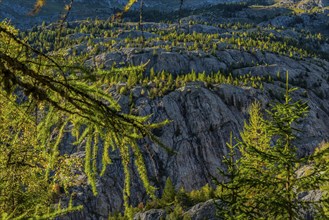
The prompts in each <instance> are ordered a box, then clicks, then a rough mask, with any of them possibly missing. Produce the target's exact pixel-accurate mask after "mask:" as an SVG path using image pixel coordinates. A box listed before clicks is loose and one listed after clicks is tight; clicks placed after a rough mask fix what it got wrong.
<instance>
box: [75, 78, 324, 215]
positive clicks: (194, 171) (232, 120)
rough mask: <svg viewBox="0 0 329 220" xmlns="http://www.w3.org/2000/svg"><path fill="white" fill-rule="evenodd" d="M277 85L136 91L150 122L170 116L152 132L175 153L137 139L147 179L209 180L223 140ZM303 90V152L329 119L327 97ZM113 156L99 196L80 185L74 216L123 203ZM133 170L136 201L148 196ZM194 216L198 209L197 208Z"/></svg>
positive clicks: (190, 185) (185, 183) (158, 182)
mask: <svg viewBox="0 0 329 220" xmlns="http://www.w3.org/2000/svg"><path fill="white" fill-rule="evenodd" d="M281 85H282V84H281V83H277V84H274V85H273V84H265V89H264V90H265V91H262V90H257V89H252V88H239V87H234V86H230V85H214V86H213V87H212V88H211V89H210V88H207V87H205V86H204V85H203V83H196V82H195V83H189V84H188V85H187V86H186V87H184V88H181V89H179V90H177V91H173V92H171V93H169V94H168V95H166V96H164V97H163V98H157V99H155V100H150V99H149V98H148V97H144V96H142V95H139V96H136V98H135V101H134V102H135V110H136V111H137V112H139V114H141V115H148V114H153V117H152V120H153V121H161V120H164V119H170V120H172V123H170V124H169V125H167V126H165V127H163V128H162V129H158V130H156V131H155V134H157V135H158V136H159V137H160V139H161V141H162V142H163V143H164V144H166V145H167V146H168V147H169V148H171V149H172V150H174V151H175V154H173V155H171V154H169V153H168V152H167V151H165V150H164V149H162V148H160V147H158V146H157V145H155V144H153V143H151V142H149V141H147V140H145V141H142V142H140V146H141V148H142V150H143V154H144V156H145V162H146V165H147V168H148V173H149V178H150V180H151V182H152V183H153V184H154V185H155V186H156V187H158V188H159V189H161V188H162V187H163V185H164V182H165V180H166V178H167V177H170V178H171V179H172V180H173V183H174V185H175V187H176V188H177V189H178V188H180V187H184V188H185V189H186V190H187V191H190V190H192V189H198V188H200V187H202V186H204V185H205V184H206V183H211V180H212V178H213V177H216V178H218V179H220V176H219V175H218V172H217V168H218V167H221V166H222V163H221V158H222V157H223V155H225V154H226V153H227V152H226V148H225V144H226V142H228V140H229V137H230V133H231V132H232V133H233V135H234V136H237V137H238V136H239V131H240V130H241V129H242V127H243V122H244V120H245V119H246V117H247V109H248V106H249V105H250V103H252V102H253V101H254V100H256V99H257V100H260V101H261V102H262V105H263V106H264V108H265V107H266V106H267V104H268V102H269V101H270V100H271V101H273V100H276V98H275V97H273V94H272V93H269V92H268V91H270V90H271V91H276V92H277V94H280V93H281V94H282V92H283V91H284V90H283V88H282V87H281ZM304 92H305V91H304V90H300V91H299V92H297V93H296V94H295V96H294V98H300V99H303V100H307V101H308V103H309V106H310V113H309V115H308V117H307V118H306V119H305V120H304V121H303V123H301V124H299V125H298V128H299V129H300V130H301V131H303V132H302V134H301V136H300V139H299V141H298V142H297V143H296V144H297V146H299V147H300V151H299V152H300V154H303V155H305V154H307V153H309V152H310V151H312V149H313V148H314V147H315V146H316V145H317V144H318V143H320V142H321V141H324V140H328V139H329V128H328V126H327V125H326V123H325V122H326V121H328V120H329V114H328V113H329V111H328V110H329V108H328V107H324V106H326V105H327V104H326V103H328V99H322V100H321V99H319V98H318V97H317V96H316V95H315V94H314V93H313V92H309V93H308V96H309V97H308V98H305V94H304ZM120 102H121V104H122V105H123V106H124V107H125V108H126V109H128V108H129V107H128V97H125V96H122V97H121V101H120ZM319 106H322V107H319ZM112 158H114V163H113V164H112V165H110V166H109V169H108V171H107V173H106V175H105V176H104V177H102V178H100V179H99V180H98V190H99V195H98V196H97V197H94V196H93V195H92V193H91V191H90V190H89V189H88V187H82V188H80V189H78V194H77V203H79V204H84V205H85V209H84V211H83V212H81V213H75V214H73V215H72V216H70V217H71V218H72V219H82V218H83V219H107V216H108V214H109V213H110V212H113V211H114V210H119V209H121V208H122V199H121V198H122V195H121V192H122V188H123V178H124V177H123V176H122V174H123V171H122V168H121V165H120V163H121V162H120V160H119V159H118V157H117V156H115V154H113V155H112ZM116 158H117V159H116ZM131 169H132V173H133V174H134V175H133V180H132V182H133V185H132V190H133V191H132V195H131V198H130V201H131V203H132V204H133V205H137V204H138V203H139V202H141V201H143V200H144V199H145V198H147V196H146V194H145V191H144V189H143V187H142V185H141V183H140V181H139V180H138V177H137V174H136V173H137V172H136V171H134V168H133V167H132V168H131ZM160 191H161V190H159V192H160ZM196 215H200V213H198V212H196Z"/></svg>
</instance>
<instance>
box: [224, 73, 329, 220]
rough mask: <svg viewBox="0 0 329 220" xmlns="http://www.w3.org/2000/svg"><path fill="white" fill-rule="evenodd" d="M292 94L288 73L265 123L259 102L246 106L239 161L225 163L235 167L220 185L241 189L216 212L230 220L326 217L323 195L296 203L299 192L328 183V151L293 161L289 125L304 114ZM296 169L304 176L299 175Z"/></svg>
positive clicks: (293, 131)
mask: <svg viewBox="0 0 329 220" xmlns="http://www.w3.org/2000/svg"><path fill="white" fill-rule="evenodd" d="M295 90H296V89H294V88H293V89H291V88H289V85H288V75H287V83H286V94H285V100H284V103H277V104H274V105H272V106H271V109H270V110H268V111H267V117H268V119H266V120H265V119H264V118H263V117H262V114H261V109H260V105H259V104H257V103H255V104H253V105H252V106H251V110H250V119H249V123H246V124H245V128H244V130H243V132H242V133H241V141H239V142H238V144H237V146H238V148H239V151H240V153H241V158H240V159H239V160H237V162H234V163H233V162H230V163H229V167H234V168H235V169H234V173H235V175H234V178H230V179H229V181H228V182H226V183H223V184H221V185H222V187H223V188H225V187H226V188H229V192H232V186H239V187H238V188H239V190H240V191H239V192H240V193H239V194H238V197H236V199H235V200H234V201H233V200H231V201H230V204H229V203H228V204H227V205H228V206H221V207H220V209H219V210H220V212H223V210H227V209H228V210H230V212H229V218H233V219H235V218H240V217H241V216H243V218H250V219H301V218H302V215H303V212H304V213H305V212H315V213H317V214H318V215H320V217H321V218H326V217H327V216H326V214H325V212H324V208H323V207H324V205H326V204H327V199H326V197H325V196H323V198H322V199H320V200H319V201H305V200H302V199H300V196H301V195H302V194H303V193H305V192H312V191H314V190H319V189H321V188H322V186H323V185H325V184H326V183H327V181H328V169H327V168H326V166H327V165H328V164H327V163H328V162H327V161H325V160H324V159H323V157H324V155H327V154H328V149H321V150H318V151H319V152H321V153H314V154H312V155H311V156H308V157H306V158H298V156H297V147H296V146H295V145H294V141H295V140H296V137H297V136H296V133H297V132H298V130H297V129H296V128H294V126H295V124H296V123H298V122H299V120H300V119H301V118H302V117H304V116H305V115H306V114H307V111H308V107H307V105H306V103H303V102H301V101H293V100H292V98H291V96H290V93H292V92H293V91H295ZM228 146H230V145H228ZM229 149H232V147H229ZM231 151H232V150H231ZM316 161H321V163H318V162H316ZM301 169H307V170H308V172H304V173H303V174H299V173H300V170H301ZM231 170H232V169H231ZM230 172H232V171H230ZM230 172H228V173H227V174H226V175H229V174H230ZM231 176H232V175H231ZM225 193H226V194H227V192H225ZM225 193H223V194H222V195H220V196H219V198H220V199H222V200H223V201H227V198H226V197H225V195H226V194H225ZM231 194H232V193H231ZM324 194H326V193H324ZM232 210H233V211H234V210H243V211H242V212H232ZM226 213H227V212H226ZM241 213H243V215H241ZM229 218H228V219H229Z"/></svg>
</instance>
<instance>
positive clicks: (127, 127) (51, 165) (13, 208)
mask: <svg viewBox="0 0 329 220" xmlns="http://www.w3.org/2000/svg"><path fill="white" fill-rule="evenodd" d="M17 35H18V32H17V30H15V29H14V28H13V27H12V26H10V25H9V24H8V23H6V22H2V23H0V82H1V84H0V86H1V96H0V97H1V102H2V108H1V109H2V110H1V119H2V120H4V121H3V123H1V126H4V127H3V128H2V130H3V132H1V133H0V146H1V148H4V149H6V151H2V152H7V153H2V154H1V156H2V157H4V158H1V163H2V165H1V166H0V168H1V170H0V173H1V176H2V175H4V176H6V175H9V174H10V173H11V172H9V171H10V169H8V166H9V165H11V164H14V165H15V166H14V167H15V169H18V170H15V172H14V176H15V178H12V177H8V178H7V177H3V178H2V177H1V178H0V187H1V191H0V192H1V204H0V208H1V209H0V212H1V213H7V214H4V215H10V213H14V214H13V215H12V216H11V217H18V216H20V215H21V214H24V213H25V212H27V213H26V215H25V217H29V216H36V215H39V214H38V213H37V214H32V213H31V212H30V211H29V210H30V208H31V209H33V207H34V208H35V207H37V206H36V204H42V208H39V209H38V210H41V209H44V207H48V206H49V205H50V204H51V199H50V197H51V196H48V195H47V196H46V195H45V196H43V195H42V193H40V192H39V189H40V188H45V189H46V188H47V187H48V186H49V184H50V183H52V182H54V183H56V184H60V185H61V186H63V187H65V186H68V183H69V182H70V181H68V179H67V178H59V177H60V176H61V175H56V171H58V172H61V171H59V161H60V158H61V156H62V155H61V153H60V148H61V147H65V146H62V143H63V140H64V137H65V136H66V135H72V136H73V138H74V139H75V140H76V142H75V143H73V144H74V146H78V145H79V146H81V145H83V146H84V148H85V158H84V163H85V165H84V167H85V169H84V170H85V173H86V175H87V177H88V182H89V184H90V185H91V187H92V190H93V192H94V194H95V195H96V194H97V187H96V178H97V177H98V176H99V175H103V174H104V172H105V170H106V167H107V166H108V165H109V164H110V163H111V158H110V154H109V152H110V151H115V150H118V151H119V152H120V155H121V158H122V165H123V167H124V173H125V187H124V192H123V193H124V200H125V205H126V207H128V206H129V204H128V202H127V201H128V197H129V195H130V168H129V166H130V162H131V161H134V164H135V166H136V167H137V170H138V173H139V175H140V177H141V180H142V182H143V183H144V186H145V189H146V191H147V193H148V194H149V195H151V196H152V195H153V194H154V191H155V188H154V187H153V186H151V185H150V183H149V181H148V178H147V171H146V168H145V164H144V161H143V156H142V153H141V150H140V149H139V147H138V145H137V144H136V142H137V140H138V139H141V138H143V137H145V136H147V137H148V138H149V139H151V140H153V141H154V142H156V143H158V144H160V145H161V143H160V142H159V140H158V139H157V137H155V136H154V135H153V134H152V129H154V128H158V127H161V126H163V125H164V124H166V123H168V122H167V121H164V122H161V123H157V124H152V123H149V119H150V116H145V117H139V116H133V115H129V114H124V113H122V112H121V109H120V106H119V105H118V103H117V102H116V100H114V99H113V98H112V96H111V95H109V94H108V93H107V92H105V91H104V90H102V89H101V88H102V84H100V82H99V81H98V80H97V77H87V78H85V77H81V78H80V77H79V76H82V75H83V76H85V75H87V74H90V73H88V72H86V71H85V70H84V69H83V68H77V67H74V68H73V67H70V66H69V65H67V64H66V63H65V60H64V59H61V58H60V57H55V56H52V57H50V56H48V55H45V54H43V53H41V52H39V51H37V50H35V49H34V48H32V47H30V46H29V45H28V44H27V43H25V42H24V41H23V40H21V39H19V38H18V37H17ZM9 103H12V104H9ZM7 111H8V112H7ZM16 112H21V114H20V115H17V113H16ZM18 116H19V117H18ZM30 118H32V119H31V120H29V119H30ZM21 139H23V140H24V141H23V140H21ZM101 143H102V144H101ZM19 145H22V147H20V146H19ZM101 146H102V147H101ZM25 151H26V152H25ZM24 155H26V156H24ZM97 155H102V156H101V161H102V162H101V164H97V161H98V156H97ZM131 158H134V159H133V160H131ZM6 161H7V162H6ZM17 161H18V162H17ZM22 161H23V162H22ZM26 161H27V162H26ZM99 165H101V169H100V170H99V167H100V166H99ZM17 166H18V168H17ZM27 168H29V169H30V170H29V169H27ZM32 168H33V169H32ZM31 169H32V170H31ZM40 169H42V172H41V171H40ZM64 170H65V169H64ZM30 172H32V174H30V175H31V178H27V175H28V173H30ZM54 172H55V174H54ZM21 175H22V176H21ZM33 175H34V176H35V178H34V179H33ZM24 176H26V179H24V178H25V177H24ZM68 176H70V175H68ZM57 177H58V178H57ZM16 178H18V179H16ZM21 178H23V179H21ZM60 179H62V181H59V180H60ZM24 181H26V182H24ZM33 184H36V185H37V188H36V189H34V186H33ZM16 185H17V186H16ZM8 187H9V188H10V187H11V188H10V190H9V188H8ZM29 190H31V191H29ZM48 191H49V190H48ZM48 191H47V190H44V192H45V194H47V193H48ZM35 193H38V196H35ZM20 194H23V195H24V196H26V197H27V198H31V199H21V198H20V197H19V196H20ZM33 195H34V196H33ZM36 197H38V198H39V199H40V201H39V199H38V198H37V199H35V198H36ZM2 198H4V199H2ZM7 198H8V200H7ZM32 198H33V199H32ZM31 200H33V201H31ZM13 201H14V203H11V202H13ZM30 203H31V204H30ZM13 204H15V205H13ZM45 213H46V212H45ZM56 213H58V212H56ZM49 215H50V214H49Z"/></svg>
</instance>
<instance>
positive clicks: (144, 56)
mask: <svg viewBox="0 0 329 220" xmlns="http://www.w3.org/2000/svg"><path fill="white" fill-rule="evenodd" d="M3 3H5V4H8V2H7V3H6V1H3ZM80 3H81V2H80ZM100 7H101V6H100ZM24 10H25V11H24ZM1 11H2V10H1ZM22 11H24V12H26V11H27V10H26V9H22ZM0 13H4V12H3V11H2V12H0ZM286 13H290V12H289V10H287V9H269V8H257V9H255V8H241V9H239V10H237V11H234V12H232V13H229V14H227V11H225V10H223V9H221V8H220V9H218V10H217V11H211V13H201V14H198V15H193V16H189V17H187V18H185V19H183V22H182V24H181V25H178V24H157V23H146V24H144V28H145V30H146V32H145V33H144V36H145V38H146V39H147V42H146V43H145V45H144V46H143V47H142V46H141V44H140V43H139V42H138V39H140V38H141V36H142V33H141V32H140V31H138V30H133V29H134V28H133V27H135V29H136V24H128V26H123V27H121V26H119V25H118V26H119V27H118V28H117V27H113V28H111V29H110V30H109V32H111V33H114V34H113V35H110V34H109V33H107V34H108V35H106V36H107V37H105V33H103V32H97V31H96V32H95V33H92V34H90V33H88V30H87V31H86V33H85V32H83V33H81V32H82V31H81V32H80V31H79V33H71V32H70V34H68V35H67V36H65V37H67V39H66V40H67V42H69V43H68V46H67V48H65V49H63V50H62V51H61V52H62V53H61V55H62V54H63V56H65V58H67V59H72V57H75V56H79V55H81V56H85V59H84V60H83V62H81V63H84V65H86V66H89V67H94V66H97V67H101V68H102V69H104V70H109V69H111V67H112V66H129V65H140V64H145V63H147V66H146V71H145V75H148V74H150V72H151V69H153V70H154V71H155V72H161V71H163V70H164V71H167V72H169V73H171V74H172V75H174V76H177V75H182V74H185V73H189V72H191V71H195V72H203V71H205V72H206V73H207V74H210V73H212V72H217V71H219V70H220V71H222V72H223V73H226V74H228V73H231V74H232V75H233V76H241V75H247V74H251V75H253V76H263V77H265V78H268V77H269V76H271V78H272V79H273V80H270V81H266V80H265V81H264V82H263V88H261V89H260V88H253V87H250V86H242V85H241V86H233V85H229V84H207V83H204V82H189V83H187V84H186V85H185V86H183V87H181V88H176V89H174V90H171V91H169V92H167V93H165V94H164V95H162V96H159V97H155V98H152V97H150V95H149V94H148V93H147V92H142V91H148V90H150V88H152V86H153V85H152V83H151V84H150V85H148V86H147V87H148V88H146V86H142V85H136V86H135V87H134V88H133V89H132V90H131V95H130V94H122V95H119V94H118V93H116V91H115V89H113V90H111V92H112V93H113V94H114V96H115V98H116V99H117V100H119V103H120V104H121V106H122V108H123V110H124V111H125V112H134V113H135V114H139V115H152V117H151V121H152V122H159V121H163V120H165V119H169V120H171V121H172V122H171V123H170V124H168V125H166V126H165V127H163V128H161V129H156V130H155V131H154V133H155V134H156V135H157V136H159V138H160V140H161V141H162V142H163V143H164V144H165V145H166V146H168V147H169V148H170V149H172V150H173V151H174V152H175V154H170V153H168V151H166V150H165V149H163V148H161V147H159V146H158V145H156V144H154V143H152V142H150V141H149V140H147V139H146V140H142V141H140V143H139V146H140V147H141V149H142V151H143V155H144V157H145V163H146V166H147V170H148V174H149V179H150V181H151V182H152V184H153V185H154V186H156V187H157V188H158V189H159V190H158V192H157V194H158V195H160V194H161V189H162V188H163V186H164V183H165V180H166V179H167V177H170V178H171V180H172V181H173V183H174V185H175V187H176V189H178V188H180V187H184V188H185V189H186V190H187V191H190V190H193V189H198V188H200V187H202V186H204V185H205V184H207V183H211V180H212V178H213V177H216V178H217V179H220V178H221V177H220V176H219V175H218V172H217V168H218V167H222V166H223V164H222V163H221V159H222V157H223V155H226V154H227V151H226V148H225V145H226V143H227V142H228V140H229V137H230V133H231V132H232V133H233V136H236V137H238V136H239V132H240V131H241V129H242V127H243V123H244V120H245V119H247V118H248V114H247V112H248V107H249V106H250V104H251V103H252V102H253V101H255V100H259V101H260V102H261V103H262V106H263V108H267V107H268V104H269V103H270V102H273V101H280V100H282V94H283V92H284V79H283V78H284V77H283V76H284V75H285V73H286V72H287V71H288V72H289V77H290V84H291V85H292V86H296V87H299V88H300V89H299V90H298V91H296V92H295V93H294V98H295V99H302V100H304V101H307V102H308V105H309V107H310V112H309V114H308V116H307V118H305V120H303V122H302V123H301V124H298V125H297V126H298V128H299V130H301V131H302V133H301V134H300V136H299V139H298V141H297V142H296V145H297V146H298V148H299V151H298V152H299V155H300V156H304V155H307V154H309V153H310V152H312V150H313V149H314V148H315V147H316V146H317V145H318V144H319V143H321V142H323V141H328V140H329V126H328V124H327V121H328V120H329V62H328V59H327V58H328V50H327V49H326V48H328V45H329V44H328V40H327V39H326V38H325V37H324V38H323V39H321V37H320V39H317V38H316V37H314V36H312V34H311V33H312V31H314V30H317V28H319V27H321V25H322V24H326V22H328V16H327V14H316V15H314V16H312V15H308V14H306V15H300V16H299V15H298V16H292V15H291V14H288V15H287V14H286ZM264 16H266V19H265V18H264ZM239 19H240V20H239ZM241 20H242V21H244V22H250V24H249V25H245V26H243V25H241V24H240V26H241V27H240V26H239V25H238V24H237V23H238V21H241ZM203 21H207V22H209V23H212V24H209V23H205V22H203ZM230 22H232V23H234V22H235V23H234V25H232V26H230V25H229V24H228V23H230ZM87 24H88V22H85V23H84V22H80V23H79V22H77V23H70V25H69V27H70V28H72V29H74V28H76V27H80V26H79V25H81V27H83V26H84V25H87ZM214 24H216V25H214ZM269 24H270V26H268V25H269ZM129 25H130V26H129ZM282 26H283V28H282ZM51 28H52V27H51V26H47V28H46V29H51ZM115 28H117V29H115ZM277 28H279V29H277ZM305 28H307V29H306V30H310V32H307V33H308V34H309V35H306V34H305V32H303V31H305ZM302 29H304V30H303V31H302ZM175 31H177V32H175ZM37 32H38V30H37ZM167 32H168V33H167ZM173 32H175V35H174V37H172V38H173V39H172V38H170V36H171V35H170V34H171V33H173ZM323 33H324V34H326V32H325V30H323ZM179 34H185V35H184V36H183V37H182V39H181V40H179V41H175V38H178V37H177V36H178V35H179ZM197 34H203V35H201V36H199V37H198V35H197ZM248 34H250V35H248ZM257 34H261V35H260V36H258V35H257ZM263 34H264V35H263ZM91 35H92V36H96V37H93V38H92V37H90V36H91ZM237 35H239V36H241V37H239V38H237V39H234V37H236V36H237ZM208 38H209V39H210V40H209V42H208V41H207V42H202V43H201V45H198V42H199V41H205V39H208ZM254 38H255V39H254ZM185 39H186V40H185ZM253 39H254V40H255V41H252V40H253ZM264 39H265V40H264ZM269 39H270V40H269ZM287 39H288V40H287ZM88 40H89V41H90V42H87V41H88ZM285 40H286V41H285ZM63 41H65V39H64V37H63ZM240 41H244V42H240ZM269 41H270V42H272V41H273V42H278V43H277V44H273V45H269V43H268V42H269ZM36 42H37V41H36ZM36 42H32V43H36ZM195 42H197V43H195ZM248 42H251V43H250V44H251V45H253V46H251V47H250V46H248V45H249V44H248ZM257 42H261V43H260V44H257ZM287 42H288V43H287ZM206 44H207V45H206ZM282 44H285V46H284V47H283V49H282V50H278V49H277V48H280V45H282ZM109 45H110V46H109ZM195 45H196V46H195ZM95 48H97V50H96V49H95ZM287 48H288V49H291V51H289V50H287V51H286V49H287ZM305 51H306V52H305ZM287 52H288V53H287ZM289 52H291V54H289ZM304 53H305V55H304ZM79 62H80V61H79ZM117 86H118V87H120V86H125V83H121V84H118V85H117ZM153 87H154V86H153ZM71 142H72V140H70V138H69V137H67V141H66V143H65V144H64V145H65V147H63V148H65V149H62V150H68V149H69V148H70V147H71V146H70V143H71ZM76 155H78V156H80V157H83V156H84V152H83V151H79V152H76ZM111 158H112V160H113V164H112V165H111V166H109V167H108V170H107V172H106V174H105V175H104V176H103V177H101V178H99V179H98V181H97V188H98V192H99V194H98V196H96V197H95V196H94V195H93V194H92V192H91V190H90V188H89V187H88V186H87V180H86V177H85V176H83V175H82V176H81V177H80V179H81V186H79V187H78V188H75V189H73V191H74V194H73V195H74V198H75V203H76V204H83V205H84V210H83V211H81V212H79V213H74V214H71V215H69V216H66V217H65V218H66V219H107V218H108V216H109V214H110V213H111V212H114V211H118V210H122V204H123V201H122V189H123V182H124V181H123V179H124V177H123V170H122V166H121V161H120V158H119V156H118V154H117V152H112V154H111ZM131 171H132V174H133V177H132V183H133V185H132V190H133V191H132V194H131V197H130V202H131V204H132V205H135V206H136V205H138V204H139V203H140V202H145V200H146V199H147V198H148V197H147V195H146V193H145V190H144V189H143V187H142V184H141V182H140V181H139V178H138V175H137V172H136V170H135V168H134V167H133V166H132V167H131ZM210 210H214V208H213V206H212V204H211V203H210V202H206V203H204V204H199V205H197V206H194V207H192V208H191V209H189V210H187V213H188V214H190V216H192V217H193V216H194V217H193V218H192V219H202V218H208V217H209V219H211V218H212V217H213V216H214V215H213V214H214V213H213V211H210ZM204 213H207V216H205V215H204ZM165 215H166V214H165V211H164V210H151V211H149V212H146V213H140V214H139V217H141V218H144V219H158V217H159V216H165ZM150 216H151V217H150ZM152 216H153V217H152ZM154 216H158V217H154ZM65 218H63V219H65ZM136 218H138V216H136Z"/></svg>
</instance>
